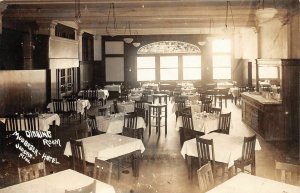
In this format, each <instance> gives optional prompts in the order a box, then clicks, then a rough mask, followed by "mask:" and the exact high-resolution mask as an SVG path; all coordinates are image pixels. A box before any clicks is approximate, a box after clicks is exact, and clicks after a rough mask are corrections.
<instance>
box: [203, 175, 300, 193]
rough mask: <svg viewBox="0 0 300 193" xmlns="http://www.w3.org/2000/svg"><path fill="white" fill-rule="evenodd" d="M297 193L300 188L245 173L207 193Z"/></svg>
mask: <svg viewBox="0 0 300 193" xmlns="http://www.w3.org/2000/svg"><path fill="white" fill-rule="evenodd" d="M228 192H230V193H240V192H243V193H253V192H259V193H299V192H300V187H299V186H294V185H290V184H286V183H283V182H278V181H275V180H271V179H267V178H263V177H259V176H254V175H250V174H245V173H239V174H238V175H236V176H234V177H232V178H230V179H229V180H227V181H225V182H223V183H222V184H219V185H217V186H216V187H214V188H213V189H211V190H209V191H208V192H207V193H228Z"/></svg>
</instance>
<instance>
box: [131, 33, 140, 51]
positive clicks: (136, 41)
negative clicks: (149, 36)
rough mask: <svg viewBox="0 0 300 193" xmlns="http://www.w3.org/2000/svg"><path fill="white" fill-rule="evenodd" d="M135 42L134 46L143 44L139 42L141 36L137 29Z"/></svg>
mask: <svg viewBox="0 0 300 193" xmlns="http://www.w3.org/2000/svg"><path fill="white" fill-rule="evenodd" d="M135 37H136V38H135V42H133V43H132V45H133V46H134V47H136V48H137V47H139V46H140V45H141V43H140V42H139V36H138V32H137V31H136V35H135Z"/></svg>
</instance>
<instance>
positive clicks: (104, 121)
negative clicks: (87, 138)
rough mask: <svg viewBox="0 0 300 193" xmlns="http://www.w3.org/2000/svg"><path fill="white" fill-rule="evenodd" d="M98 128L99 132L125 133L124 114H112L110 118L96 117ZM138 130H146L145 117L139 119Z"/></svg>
mask: <svg viewBox="0 0 300 193" xmlns="http://www.w3.org/2000/svg"><path fill="white" fill-rule="evenodd" d="M96 122H97V128H98V130H99V131H102V132H106V133H111V134H120V133H122V131H123V125H124V113H117V114H111V115H108V116H96ZM137 128H144V129H145V128H146V123H145V120H144V118H143V117H137Z"/></svg>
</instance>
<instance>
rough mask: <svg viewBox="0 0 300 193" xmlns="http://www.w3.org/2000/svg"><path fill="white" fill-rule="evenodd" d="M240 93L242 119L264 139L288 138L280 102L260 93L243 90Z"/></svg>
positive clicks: (278, 139)
mask: <svg viewBox="0 0 300 193" xmlns="http://www.w3.org/2000/svg"><path fill="white" fill-rule="evenodd" d="M241 95H242V120H243V122H244V123H245V124H246V125H248V126H249V127H250V128H252V129H253V130H254V131H255V132H256V133H258V134H259V135H260V136H262V137H263V138H264V139H265V140H266V141H282V140H288V139H289V133H288V131H286V129H285V127H284V112H283V110H282V102H281V101H277V100H274V99H266V98H264V97H263V96H262V95H258V94H254V93H248V92H244V93H242V94H241Z"/></svg>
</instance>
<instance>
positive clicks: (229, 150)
mask: <svg viewBox="0 0 300 193" xmlns="http://www.w3.org/2000/svg"><path fill="white" fill-rule="evenodd" d="M201 138H205V139H213V143H214V151H215V161H218V162H222V163H227V164H228V168H229V167H231V166H233V165H234V160H237V159H238V158H240V157H241V156H242V149H243V143H244V138H243V137H240V136H233V135H226V134H221V133H210V134H207V135H203V136H201ZM260 149H261V147H260V144H259V142H258V140H256V145H255V150H260ZM181 155H182V156H183V157H184V158H185V155H188V156H193V157H198V152H197V146H196V138H194V139H191V140H188V141H185V142H184V144H183V146H182V149H181Z"/></svg>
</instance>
